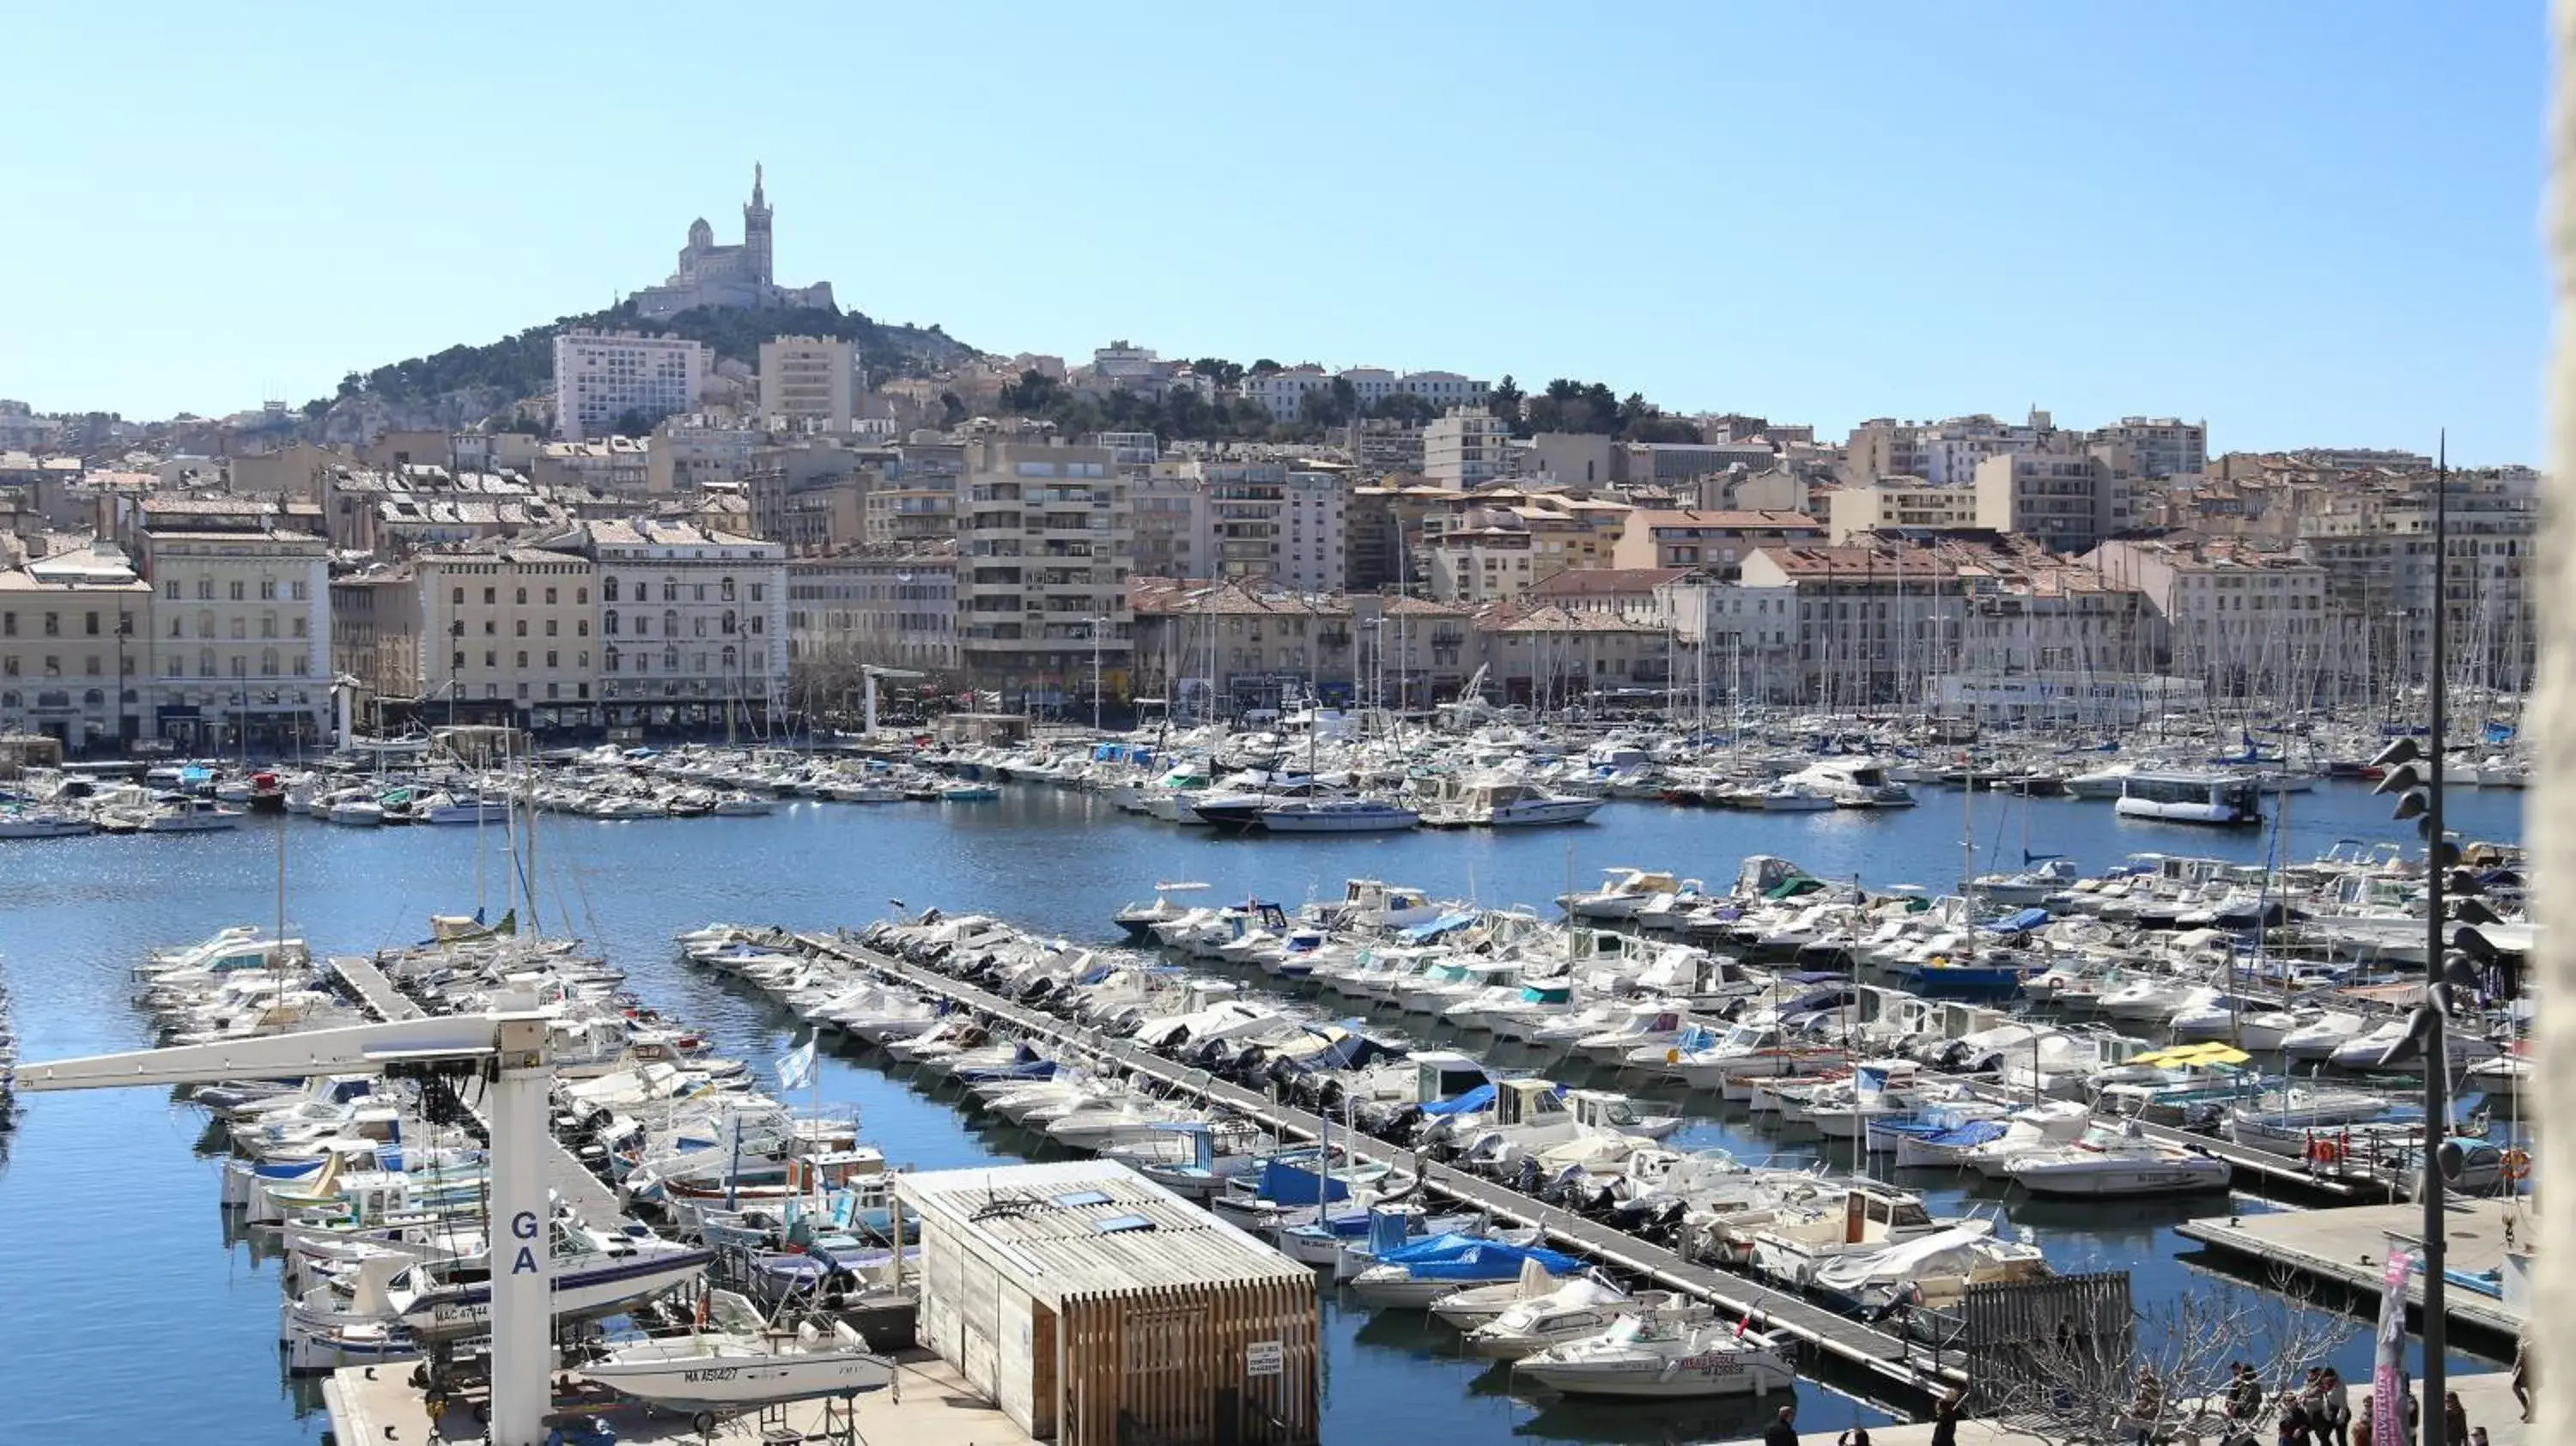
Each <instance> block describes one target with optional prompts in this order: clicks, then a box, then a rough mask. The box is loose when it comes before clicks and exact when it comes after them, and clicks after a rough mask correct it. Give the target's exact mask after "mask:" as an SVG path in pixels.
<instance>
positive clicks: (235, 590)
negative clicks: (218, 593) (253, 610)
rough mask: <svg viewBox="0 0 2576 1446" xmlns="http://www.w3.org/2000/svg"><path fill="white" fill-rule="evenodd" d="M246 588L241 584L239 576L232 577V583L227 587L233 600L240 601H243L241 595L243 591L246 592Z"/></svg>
mask: <svg viewBox="0 0 2576 1446" xmlns="http://www.w3.org/2000/svg"><path fill="white" fill-rule="evenodd" d="M247 590H248V589H246V588H244V587H243V586H242V581H241V579H240V578H234V579H233V581H232V585H231V586H230V588H229V589H228V591H230V592H231V593H232V598H233V601H234V602H241V601H243V596H242V595H243V593H244V592H246V591H247Z"/></svg>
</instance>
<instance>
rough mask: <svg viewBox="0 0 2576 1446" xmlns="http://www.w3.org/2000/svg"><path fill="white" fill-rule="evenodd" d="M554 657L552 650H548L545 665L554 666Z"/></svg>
mask: <svg viewBox="0 0 2576 1446" xmlns="http://www.w3.org/2000/svg"><path fill="white" fill-rule="evenodd" d="M555 657H556V655H555V654H554V653H553V652H551V651H550V652H548V653H547V654H546V666H547V667H549V668H551V667H554V666H556V663H555Z"/></svg>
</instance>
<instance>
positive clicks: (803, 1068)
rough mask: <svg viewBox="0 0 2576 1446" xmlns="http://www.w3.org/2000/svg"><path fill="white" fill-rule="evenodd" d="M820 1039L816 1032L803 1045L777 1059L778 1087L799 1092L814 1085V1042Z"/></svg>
mask: <svg viewBox="0 0 2576 1446" xmlns="http://www.w3.org/2000/svg"><path fill="white" fill-rule="evenodd" d="M821 1037H822V1031H821V1030H816V1031H815V1032H814V1034H813V1036H812V1037H810V1038H808V1039H807V1040H806V1041H805V1042H804V1043H803V1044H800V1045H798V1046H796V1047H795V1048H794V1049H791V1050H789V1051H787V1052H786V1053H785V1054H782V1055H780V1056H779V1057H778V1087H779V1088H780V1089H783V1090H801V1089H804V1088H805V1087H806V1086H808V1085H811V1084H812V1083H814V1041H815V1040H816V1039H819V1038H821Z"/></svg>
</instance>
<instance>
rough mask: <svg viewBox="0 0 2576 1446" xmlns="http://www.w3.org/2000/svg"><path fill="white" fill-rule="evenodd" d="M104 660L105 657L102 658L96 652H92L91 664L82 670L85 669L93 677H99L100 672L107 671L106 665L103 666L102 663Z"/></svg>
mask: <svg viewBox="0 0 2576 1446" xmlns="http://www.w3.org/2000/svg"><path fill="white" fill-rule="evenodd" d="M104 661H105V660H104V659H102V658H100V657H99V656H98V655H97V654H96V653H92V654H90V656H89V666H88V667H87V668H84V669H82V671H83V672H86V673H88V674H89V675H90V676H91V677H93V678H95V677H97V676H98V675H99V674H100V673H103V672H105V671H106V669H105V667H103V666H102V664H103V663H104Z"/></svg>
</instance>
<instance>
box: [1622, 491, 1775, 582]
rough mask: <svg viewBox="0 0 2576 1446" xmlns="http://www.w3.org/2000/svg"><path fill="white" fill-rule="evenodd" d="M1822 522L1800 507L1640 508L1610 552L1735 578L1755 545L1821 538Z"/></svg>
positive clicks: (1636, 562)
mask: <svg viewBox="0 0 2576 1446" xmlns="http://www.w3.org/2000/svg"><path fill="white" fill-rule="evenodd" d="M1824 540H1825V528H1824V526H1823V524H1821V523H1819V522H1817V521H1816V519H1815V518H1813V517H1810V516H1808V515H1807V514H1806V513H1803V512H1699V511H1693V510H1688V509H1684V510H1678V511H1664V510H1653V509H1647V508H1639V509H1637V510H1636V511H1635V512H1634V513H1633V514H1631V515H1630V516H1629V518H1628V520H1627V525H1626V527H1625V528H1623V529H1622V531H1621V532H1620V536H1619V543H1618V546H1617V547H1616V548H1615V549H1613V551H1612V554H1611V559H1610V562H1611V566H1613V567H1624V568H1641V567H1683V568H1705V569H1707V570H1708V571H1710V572H1711V573H1712V574H1714V575H1715V576H1716V578H1717V580H1718V581H1720V582H1733V581H1734V580H1735V578H1736V574H1737V572H1738V570H1739V569H1741V568H1742V567H1743V565H1744V560H1745V558H1747V557H1749V556H1750V555H1751V554H1752V552H1753V550H1754V549H1755V548H1757V547H1768V546H1778V545H1783V544H1794V543H1809V542H1822V541H1824Z"/></svg>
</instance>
